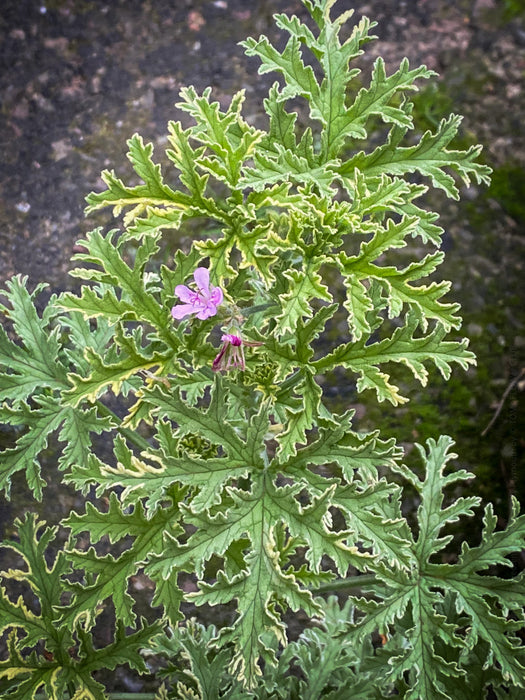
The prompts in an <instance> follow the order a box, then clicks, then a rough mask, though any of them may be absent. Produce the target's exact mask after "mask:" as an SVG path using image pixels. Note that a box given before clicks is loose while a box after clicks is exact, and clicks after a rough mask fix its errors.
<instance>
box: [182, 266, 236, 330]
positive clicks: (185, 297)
mask: <svg viewBox="0 0 525 700" xmlns="http://www.w3.org/2000/svg"><path fill="white" fill-rule="evenodd" d="M193 279H194V280H195V285H196V287H197V289H196V290H193V289H190V288H189V287H186V285H185V284H178V285H177V286H176V287H175V295H176V296H178V297H179V299H180V301H182V302H184V303H183V304H179V305H177V306H174V307H173V308H172V310H171V315H172V316H173V318H176V319H177V320H179V321H180V319H181V318H184V316H189V315H190V314H195V315H196V316H197V318H199V319H200V320H201V321H204V319H206V318H210V316H215V314H216V313H217V307H218V306H219V305H220V304H222V300H223V298H224V297H223V293H222V289H221V288H220V287H210V272H209V270H208V269H207V268H205V267H198V268H197V269H196V270H195V272H194V273H193Z"/></svg>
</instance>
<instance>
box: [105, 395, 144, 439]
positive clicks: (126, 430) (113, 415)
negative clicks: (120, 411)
mask: <svg viewBox="0 0 525 700" xmlns="http://www.w3.org/2000/svg"><path fill="white" fill-rule="evenodd" d="M96 407H97V410H98V412H99V413H100V414H101V415H103V416H109V417H110V418H113V419H114V420H116V421H118V422H119V423H120V422H122V421H121V419H120V418H119V417H118V416H117V414H116V413H113V411H112V410H111V409H110V408H108V407H107V406H105V405H104V404H103V403H102V401H96ZM117 430H118V431H119V433H120V434H121V435H123V436H124V437H125V438H127V439H128V440H129V441H130V442H133V443H134V444H135V445H136V446H137V447H140V449H141V450H149V449H151V445H150V444H149V442H148V441H147V440H146V439H145V438H143V437H142V436H141V435H139V434H138V433H136V432H135V431H134V430H130V429H129V428H123V427H122V426H118V427H117Z"/></svg>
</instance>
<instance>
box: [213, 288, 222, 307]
mask: <svg viewBox="0 0 525 700" xmlns="http://www.w3.org/2000/svg"><path fill="white" fill-rule="evenodd" d="M223 299H224V294H223V293H222V289H221V288H220V287H213V289H212V292H211V294H210V301H211V303H212V304H214V305H215V306H220V305H221V304H222V301H223Z"/></svg>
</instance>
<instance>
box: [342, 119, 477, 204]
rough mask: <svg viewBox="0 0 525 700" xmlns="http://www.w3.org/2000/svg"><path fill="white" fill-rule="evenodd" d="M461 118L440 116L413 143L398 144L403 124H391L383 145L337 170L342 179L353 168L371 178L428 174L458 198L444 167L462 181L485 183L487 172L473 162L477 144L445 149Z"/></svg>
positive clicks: (346, 176)
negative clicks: (433, 127)
mask: <svg viewBox="0 0 525 700" xmlns="http://www.w3.org/2000/svg"><path fill="white" fill-rule="evenodd" d="M461 119H462V118H461V117H460V116H458V115H455V114H453V115H451V116H450V117H449V118H448V119H442V120H441V122H440V124H439V127H438V129H437V131H436V133H435V134H433V133H432V132H430V131H427V132H425V133H424V134H423V136H422V137H421V140H420V141H419V142H418V143H417V144H416V145H414V146H400V145H399V142H400V140H401V138H402V137H403V136H404V133H405V132H406V128H405V127H403V128H402V129H401V128H400V127H394V128H393V129H392V131H391V132H390V136H389V139H388V142H387V143H386V144H385V145H383V146H378V147H377V148H376V149H375V150H374V151H373V152H372V153H370V154H365V153H364V152H363V151H361V152H360V153H357V154H356V155H355V156H353V157H352V158H350V159H349V160H347V161H346V162H345V163H344V164H343V165H342V166H341V167H340V168H339V174H340V175H341V177H343V178H344V179H346V178H350V179H351V178H352V176H353V174H354V170H355V169H357V170H359V171H361V172H364V173H365V175H366V177H372V178H374V177H378V176H381V175H383V174H387V175H394V176H398V177H403V176H405V175H406V174H408V173H414V172H417V173H420V174H421V175H423V176H424V177H428V178H430V179H431V181H432V184H433V185H434V186H435V187H438V188H440V189H442V190H444V191H445V192H446V193H447V195H448V196H449V197H452V198H453V199H459V191H458V188H457V187H456V185H455V182H454V178H453V177H452V175H450V174H449V173H448V172H446V170H445V169H446V168H450V169H451V170H452V171H453V172H455V173H457V174H458V175H459V176H460V177H461V179H462V180H463V182H464V183H465V184H466V185H469V184H470V182H471V178H474V179H475V180H476V182H478V183H480V184H481V183H486V184H488V182H489V174H490V172H491V170H490V168H489V167H488V166H486V165H483V164H480V163H476V162H475V161H476V158H477V157H478V156H479V154H480V152H481V146H471V147H470V148H469V149H468V150H467V151H457V150H456V151H454V150H447V149H446V147H447V146H448V144H449V143H450V142H451V141H452V139H453V138H454V137H455V136H456V134H457V131H458V128H459V125H460V123H461Z"/></svg>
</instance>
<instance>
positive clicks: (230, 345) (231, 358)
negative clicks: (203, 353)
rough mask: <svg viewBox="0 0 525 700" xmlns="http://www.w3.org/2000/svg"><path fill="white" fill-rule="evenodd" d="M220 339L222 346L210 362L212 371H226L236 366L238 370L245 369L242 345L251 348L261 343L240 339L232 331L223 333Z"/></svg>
mask: <svg viewBox="0 0 525 700" xmlns="http://www.w3.org/2000/svg"><path fill="white" fill-rule="evenodd" d="M221 340H222V341H223V342H222V347H221V349H220V350H219V354H218V355H217V357H216V358H215V359H214V360H213V364H212V369H213V371H214V372H222V371H226V372H227V371H228V370H229V369H233V368H236V367H237V368H238V369H240V370H244V369H246V364H245V362H244V350H243V345H247V346H248V347H251V348H255V347H257V346H258V345H262V343H257V342H253V341H249V340H242V339H241V338H240V337H239V336H238V335H233V334H232V333H225V334H224V335H223V336H222V338H221Z"/></svg>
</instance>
